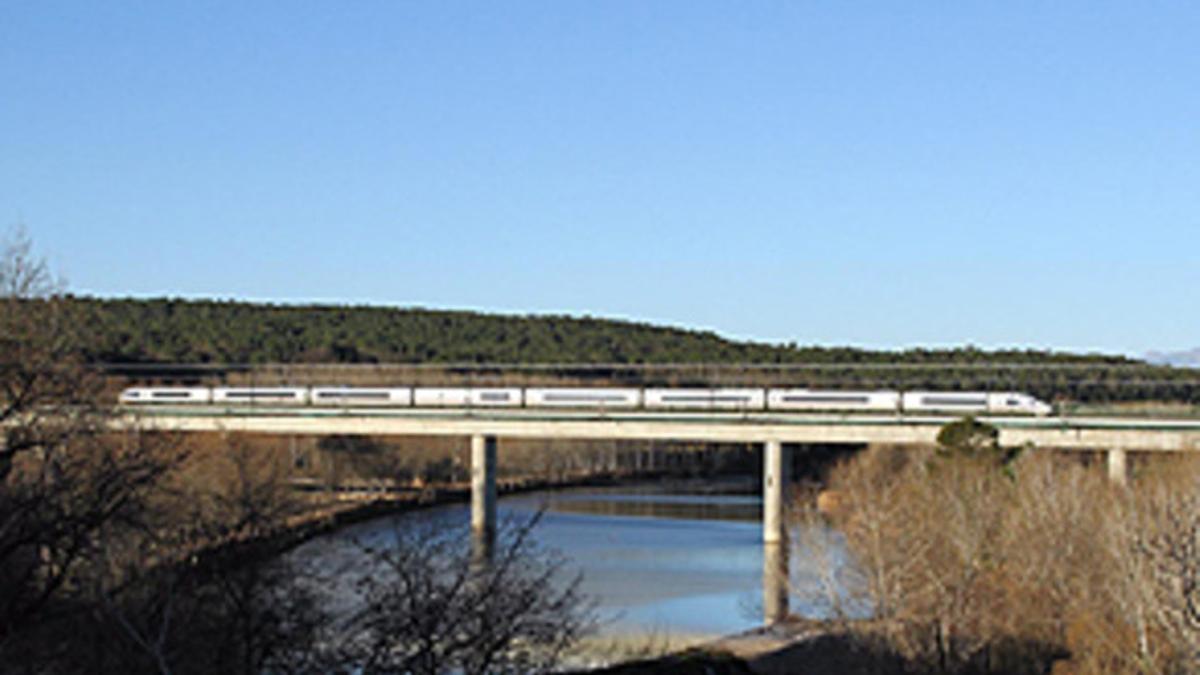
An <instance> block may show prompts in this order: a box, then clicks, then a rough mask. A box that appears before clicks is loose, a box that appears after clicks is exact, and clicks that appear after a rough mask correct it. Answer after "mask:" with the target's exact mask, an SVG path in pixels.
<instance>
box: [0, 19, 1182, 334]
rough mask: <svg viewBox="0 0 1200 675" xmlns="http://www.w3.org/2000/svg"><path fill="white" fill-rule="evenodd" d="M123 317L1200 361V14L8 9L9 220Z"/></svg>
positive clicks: (2, 49)
mask: <svg viewBox="0 0 1200 675" xmlns="http://www.w3.org/2000/svg"><path fill="white" fill-rule="evenodd" d="M18 223H24V224H25V226H26V227H27V229H28V231H29V233H30V234H31V236H32V237H33V238H34V240H35V242H36V244H37V246H38V248H39V249H40V250H41V251H42V252H43V253H44V254H46V255H47V257H48V258H49V259H50V260H51V262H52V264H53V265H54V267H55V268H56V269H58V270H60V271H61V272H62V273H63V275H64V276H65V277H66V278H67V280H68V281H69V282H70V285H71V287H72V288H73V289H74V290H76V291H78V292H84V293H94V294H100V295H130V294H132V295H139V296H144V295H163V294H168V295H179V296H187V297H221V298H244V299H272V300H280V301H289V302H291V301H310V300H318V301H333V302H356V303H359V302H365V303H379V304H389V305H392V304H394V305H404V306H409V305H421V306H427V307H448V308H471V309H482V310H489V311H492V310H494V311H505V312H521V313H524V312H556V313H558V312H565V313H570V314H576V315H579V314H591V315H595V316H610V317H622V318H632V319H638V320H648V321H654V322H663V323H669V324H675V325H682V326H688V327H700V328H710V329H714V330H717V331H718V332H720V333H722V334H725V335H729V336H734V337H747V338H755V339H764V340H772V341H792V340H794V341H796V342H798V343H801V344H812V343H820V344H831V345H832V344H847V343H848V344H856V345H864V346H876V347H904V346H911V345H918V344H923V345H947V344H960V343H964V342H972V343H974V344H977V345H983V346H990V347H996V346H1021V347H1025V346H1031V347H1057V348H1071V349H1103V350H1110V351H1123V352H1130V353H1140V352H1143V351H1145V350H1148V349H1152V348H1163V349H1173V348H1182V347H1193V346H1197V345H1200V311H1197V309H1198V304H1200V303H1198V302H1197V296H1198V294H1200V3H1197V2H1195V1H1194V0H1188V1H1181V2H1101V1H1095V0H1090V1H1087V2H1072V1H1056V2H1044V1H1039V2H1019V1H1015V0H1014V1H1006V2H966V1H964V2H890V1H889V2H883V1H880V2H801V1H799V0H796V1H794V2H765V1H763V2H727V1H721V2H702V1H699V0H686V1H683V0H681V1H678V2H666V1H662V2H642V1H640V0H639V1H637V2H616V1H605V2H590V3H585V2H573V1H563V0H547V1H546V2H536V3H534V2H478V3H463V2H451V1H437V2H422V3H418V2H400V1H397V0H386V1H377V2H371V1H367V0H356V1H354V2H334V1H329V2H323V3H317V2H299V1H289V2H265V1H262V2H259V1H255V2H244V1H237V2H191V3H179V2H161V1H159V0H153V1H145V2H137V1H132V0H122V1H120V2H92V1H87V2H54V1H52V0H40V1H38V2H7V3H4V4H3V5H2V6H0V226H9V225H16V224H18Z"/></svg>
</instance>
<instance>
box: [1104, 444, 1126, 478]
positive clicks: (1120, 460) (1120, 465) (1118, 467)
mask: <svg viewBox="0 0 1200 675" xmlns="http://www.w3.org/2000/svg"><path fill="white" fill-rule="evenodd" d="M1107 454H1108V479H1109V480H1111V481H1112V482H1114V483H1116V484H1117V485H1124V484H1125V481H1126V480H1127V479H1128V477H1129V467H1128V464H1127V461H1126V460H1127V457H1126V455H1125V450H1124V449H1123V448H1110V449H1109V450H1108V453H1107Z"/></svg>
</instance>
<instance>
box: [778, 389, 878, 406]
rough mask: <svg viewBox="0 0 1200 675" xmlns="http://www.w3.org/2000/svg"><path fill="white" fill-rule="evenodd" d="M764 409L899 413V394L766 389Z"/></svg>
mask: <svg viewBox="0 0 1200 675" xmlns="http://www.w3.org/2000/svg"><path fill="white" fill-rule="evenodd" d="M767 409H768V410H826V411H848V410H849V411H853V410H863V411H873V412H899V411H900V392H898V391H882V390H881V391H840V390H823V389H769V390H767Z"/></svg>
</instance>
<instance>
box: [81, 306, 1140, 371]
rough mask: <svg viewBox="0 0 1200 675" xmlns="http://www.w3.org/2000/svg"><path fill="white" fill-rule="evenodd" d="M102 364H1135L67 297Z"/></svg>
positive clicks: (93, 356)
mask: <svg viewBox="0 0 1200 675" xmlns="http://www.w3.org/2000/svg"><path fill="white" fill-rule="evenodd" d="M69 301H70V302H71V303H72V304H73V305H74V308H75V309H76V310H78V311H79V312H80V313H81V314H82V318H83V321H84V322H85V325H86V326H87V327H88V334H89V336H90V337H89V339H88V342H87V344H86V345H85V346H84V351H85V354H86V356H87V358H88V360H90V361H92V362H103V363H376V362H378V363H464V362H473V363H718V362H719V363H813V362H828V363H848V362H862V363H893V362H905V363H929V362H956V363H975V362H979V363H987V362H1009V363H1011V362H1021V363H1081V364H1088V363H1090V364H1095V365H1112V364H1121V363H1132V362H1129V361H1127V360H1126V359H1124V358H1123V357H1111V356H1096V355H1088V356H1078V355H1069V354H1058V353H1047V352H1037V351H998V352H988V351H980V350H977V349H972V348H964V349H955V350H940V351H939V350H910V351H905V352H884V351H864V350H858V349H850V348H822V347H803V346H800V347H798V346H795V345H769V344H762V343H753V342H737V341H732V340H727V339H724V338H722V337H720V336H718V335H716V334H714V333H711V332H703V331H691V330H681V329H677V328H664V327H661V326H652V325H649V324H642V323H633V322H628V321H614V320H608V319H595V318H586V317H585V318H573V317H567V316H547V315H536V316H508V315H493V314H479V313H475V312H461V311H440V310H427V309H398V308H388V307H366V306H329V305H307V306H301V305H270V304H253V303H245V302H231V301H205V300H201V301H187V300H175V299H152V300H135V299H98V298H80V297H75V298H70V300H69Z"/></svg>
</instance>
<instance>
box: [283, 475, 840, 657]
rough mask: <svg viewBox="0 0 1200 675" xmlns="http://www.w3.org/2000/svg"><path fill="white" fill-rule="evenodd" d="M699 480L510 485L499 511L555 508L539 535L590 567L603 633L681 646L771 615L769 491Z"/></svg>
mask: <svg viewBox="0 0 1200 675" xmlns="http://www.w3.org/2000/svg"><path fill="white" fill-rule="evenodd" d="M688 487H689V489H687V490H680V489H678V488H674V489H672V488H669V487H662V486H654V485H648V486H637V487H614V488H575V489H568V490H562V491H555V492H545V493H537V494H528V495H515V496H509V497H505V498H502V499H501V500H500V501H499V507H498V511H499V520H500V521H501V522H504V521H506V520H514V521H523V520H525V519H528V518H529V517H531V516H533V515H534V514H535V513H537V512H538V511H539V510H542V511H543V513H542V518H541V521H540V522H539V523H538V525H537V528H536V529H535V531H534V534H535V537H536V539H537V541H538V543H539V544H541V545H542V546H544V547H547V548H549V549H553V550H555V551H557V552H559V553H561V554H562V555H563V556H565V558H566V560H567V563H568V568H569V569H570V570H572V571H577V572H580V573H582V578H583V583H582V590H583V592H584V593H586V594H587V595H588V596H590V597H591V598H592V599H593V600H594V601H595V602H596V603H597V610H598V614H599V618H600V625H599V629H598V636H597V638H594V639H611V640H614V641H619V640H636V639H643V640H650V641H656V642H658V643H659V644H660V646H661V645H665V644H669V645H670V646H672V647H677V646H680V645H683V644H690V643H694V642H697V641H703V640H709V639H713V638H716V637H719V636H723V635H728V634H730V633H735V632H739V631H743V630H746V629H750V628H753V627H756V626H759V625H762V622H763V619H762V617H763V587H764V586H763V582H764V573H763V567H764V547H763V543H762V524H761V522H762V521H761V510H762V502H761V499H760V498H759V497H758V496H752V495H739V494H712V491H713V488H714V485H712V484H700V485H689V486H688ZM696 488H701V491H697V489H696ZM701 492H703V493H701ZM468 518H469V514H468V506H467V505H466V504H453V505H447V506H440V507H435V508H431V509H428V510H422V511H416V512H410V513H406V514H402V515H399V516H394V517H386V518H379V519H375V520H371V521H367V522H364V523H360V524H357V525H353V526H350V527H347V528H344V529H342V530H339V531H337V532H334V533H331V534H329V535H326V536H323V537H320V538H318V539H315V540H313V541H310V542H308V543H306V544H305V545H304V546H302V547H301V548H300V549H298V550H297V551H296V553H295V554H294V555H297V556H299V557H300V558H302V559H304V560H306V561H309V562H313V563H316V564H317V566H318V567H320V568H323V569H326V570H334V569H338V568H339V566H341V565H344V564H345V563H346V561H348V560H350V559H352V558H354V557H355V556H356V555H359V554H360V544H362V543H367V544H371V545H378V544H379V543H380V542H383V541H386V537H387V533H390V532H393V531H394V529H395V528H396V527H397V526H399V527H401V528H406V527H414V526H418V527H428V526H430V525H434V526H439V525H446V526H458V527H462V526H463V525H465V523H466V522H467V521H468ZM837 556H838V557H839V558H840V556H841V553H840V552H837ZM791 559H792V579H793V583H796V580H797V579H801V580H802V579H804V578H805V577H806V573H805V570H804V569H797V567H801V568H803V567H804V566H805V565H808V564H810V563H806V562H805V558H804V556H802V555H797V554H796V553H793V555H792V556H791ZM807 576H811V575H807ZM346 583H350V582H349V581H347V582H346ZM347 595H349V594H347ZM790 604H791V609H792V611H793V612H796V613H799V614H805V615H810V616H812V615H819V614H820V609H819V608H818V607H817V606H815V605H812V604H810V603H806V602H805V601H804V600H803V599H802V598H799V597H796V596H794V595H793V597H792V599H791V603H790Z"/></svg>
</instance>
